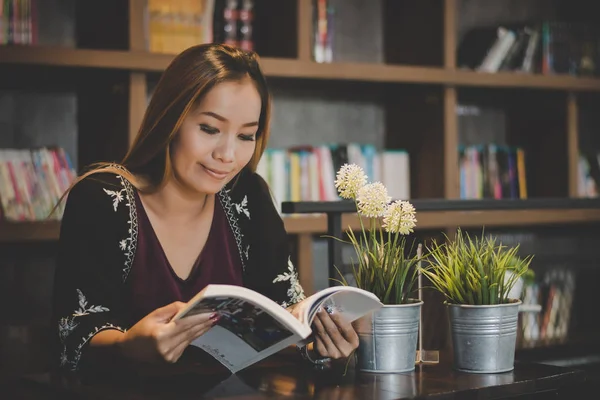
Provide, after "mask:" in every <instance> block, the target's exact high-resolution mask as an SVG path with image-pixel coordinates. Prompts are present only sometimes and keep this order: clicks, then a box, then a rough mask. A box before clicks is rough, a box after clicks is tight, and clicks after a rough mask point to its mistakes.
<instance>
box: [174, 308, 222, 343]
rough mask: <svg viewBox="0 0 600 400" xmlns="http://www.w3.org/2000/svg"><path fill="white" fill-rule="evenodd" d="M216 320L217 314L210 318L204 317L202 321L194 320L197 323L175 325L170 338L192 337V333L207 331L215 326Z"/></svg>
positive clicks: (209, 316) (217, 318)
mask: <svg viewBox="0 0 600 400" xmlns="http://www.w3.org/2000/svg"><path fill="white" fill-rule="evenodd" d="M190 318H191V317H190ZM218 320H219V316H218V314H212V316H211V315H208V316H204V317H203V318H202V319H196V321H198V322H197V323H194V324H186V325H183V324H180V325H177V326H176V327H175V328H174V329H173V331H172V336H173V337H178V338H186V337H190V338H191V337H194V332H196V331H198V330H202V329H205V328H206V329H209V328H211V327H212V326H213V325H214V324H216V323H217V321H218ZM186 322H188V321H186Z"/></svg>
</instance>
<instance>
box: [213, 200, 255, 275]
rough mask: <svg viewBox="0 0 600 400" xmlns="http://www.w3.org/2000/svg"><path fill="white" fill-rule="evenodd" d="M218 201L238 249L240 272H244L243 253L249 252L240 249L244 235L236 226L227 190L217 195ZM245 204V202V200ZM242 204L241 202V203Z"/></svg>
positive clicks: (244, 259) (244, 261)
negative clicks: (240, 263) (240, 264)
mask: <svg viewBox="0 0 600 400" xmlns="http://www.w3.org/2000/svg"><path fill="white" fill-rule="evenodd" d="M218 198H219V201H220V202H221V206H222V207H223V210H224V211H225V215H226V216H227V221H228V222H229V226H230V227H231V231H232V232H233V237H234V238H235V243H236V245H237V248H238V253H239V254H240V260H241V262H242V271H246V261H247V260H248V257H246V258H244V255H245V253H246V254H247V252H249V250H250V249H249V247H248V248H246V252H244V250H243V249H242V242H243V239H244V235H243V234H242V231H241V230H240V226H239V224H238V217H237V216H236V215H235V212H234V208H236V207H235V206H234V203H233V202H232V201H231V196H230V195H229V189H225V188H223V189H222V190H221V191H220V192H219V193H218ZM246 202H247V200H246ZM242 203H243V201H242Z"/></svg>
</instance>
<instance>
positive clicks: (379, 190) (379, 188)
mask: <svg viewBox="0 0 600 400" xmlns="http://www.w3.org/2000/svg"><path fill="white" fill-rule="evenodd" d="M390 201H391V198H390V196H388V192H387V189H386V187H385V186H384V185H383V183H381V182H375V183H369V184H368V185H365V186H363V187H361V188H360V189H359V190H358V194H357V195H356V202H357V208H358V213H359V214H361V215H364V216H365V217H367V218H378V217H381V216H383V213H384V212H385V210H386V208H387V204H388V203H389V202H390Z"/></svg>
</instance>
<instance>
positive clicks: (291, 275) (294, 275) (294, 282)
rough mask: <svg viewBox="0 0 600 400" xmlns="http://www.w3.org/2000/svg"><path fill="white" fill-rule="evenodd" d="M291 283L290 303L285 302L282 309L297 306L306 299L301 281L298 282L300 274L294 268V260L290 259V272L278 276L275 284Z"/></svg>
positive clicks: (288, 291)
mask: <svg viewBox="0 0 600 400" xmlns="http://www.w3.org/2000/svg"><path fill="white" fill-rule="evenodd" d="M285 281H289V282H290V288H289V289H288V290H287V296H288V297H289V302H283V303H282V307H288V306H290V305H292V304H296V303H298V302H300V301H302V300H304V299H305V298H306V296H305V295H304V289H302V286H301V285H300V281H299V280H298V272H296V269H295V268H294V264H292V260H290V258H289V257H288V272H284V273H283V274H279V275H277V277H276V278H275V279H273V283H276V282H285Z"/></svg>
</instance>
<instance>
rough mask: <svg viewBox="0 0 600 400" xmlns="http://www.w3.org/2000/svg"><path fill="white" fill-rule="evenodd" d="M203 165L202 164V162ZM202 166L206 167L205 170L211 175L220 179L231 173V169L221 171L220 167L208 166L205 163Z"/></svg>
mask: <svg viewBox="0 0 600 400" xmlns="http://www.w3.org/2000/svg"><path fill="white" fill-rule="evenodd" d="M200 165H202V164H200ZM202 168H204V171H205V172H206V173H207V174H208V175H210V176H211V177H213V178H215V179H218V180H223V179H225V178H227V177H228V176H229V174H230V173H231V172H230V171H221V170H218V169H212V168H208V167H207V166H205V165H202Z"/></svg>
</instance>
